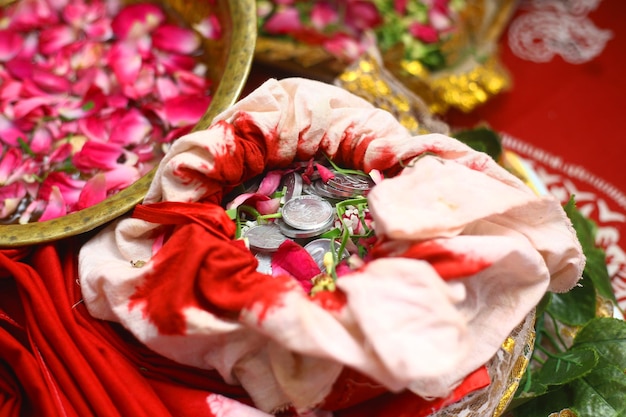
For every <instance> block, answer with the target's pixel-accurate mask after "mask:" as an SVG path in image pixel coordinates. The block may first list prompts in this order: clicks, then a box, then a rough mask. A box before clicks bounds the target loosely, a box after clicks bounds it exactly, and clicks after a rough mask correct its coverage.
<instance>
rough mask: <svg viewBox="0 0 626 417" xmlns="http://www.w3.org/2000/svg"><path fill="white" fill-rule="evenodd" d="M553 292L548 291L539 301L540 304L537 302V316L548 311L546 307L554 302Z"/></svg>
mask: <svg viewBox="0 0 626 417" xmlns="http://www.w3.org/2000/svg"><path fill="white" fill-rule="evenodd" d="M553 294H554V293H551V292H547V293H545V295H544V296H543V298H542V299H541V301H539V304H537V307H535V315H536V316H537V317H539V316H541V315H542V314H543V313H544V312H545V311H546V309H547V308H548V306H549V305H550V303H551V302H552V295H553Z"/></svg>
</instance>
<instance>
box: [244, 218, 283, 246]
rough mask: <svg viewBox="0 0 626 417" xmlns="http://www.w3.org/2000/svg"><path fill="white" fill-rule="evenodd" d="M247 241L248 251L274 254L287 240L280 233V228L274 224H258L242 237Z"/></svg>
mask: <svg viewBox="0 0 626 417" xmlns="http://www.w3.org/2000/svg"><path fill="white" fill-rule="evenodd" d="M243 236H244V237H246V238H247V239H248V243H249V244H250V249H253V250H256V251H259V252H275V251H276V250H278V247H279V246H280V245H281V244H282V243H283V242H284V241H285V240H286V239H287V237H286V236H285V235H283V234H282V233H281V232H280V227H278V226H277V225H276V224H274V223H267V224H258V225H256V226H252V227H251V228H249V229H248V230H246V232H245V233H244V235H243Z"/></svg>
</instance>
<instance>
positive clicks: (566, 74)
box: [445, 0, 626, 308]
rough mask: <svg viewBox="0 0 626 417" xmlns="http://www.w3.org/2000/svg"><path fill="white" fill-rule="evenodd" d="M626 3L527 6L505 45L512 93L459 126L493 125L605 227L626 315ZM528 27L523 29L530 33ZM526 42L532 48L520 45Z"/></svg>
mask: <svg viewBox="0 0 626 417" xmlns="http://www.w3.org/2000/svg"><path fill="white" fill-rule="evenodd" d="M625 18H626V2H624V1H623V0H569V1H567V0H561V1H558V0H533V1H530V0H525V1H522V2H521V3H520V8H519V9H518V11H517V12H516V14H515V15H514V17H513V18H512V20H511V22H510V24H509V27H508V29H507V31H506V32H505V33H504V36H503V37H502V39H501V41H500V55H501V59H502V61H503V63H504V65H505V66H506V67H507V68H508V69H509V72H510V74H511V77H512V81H513V86H512V89H511V90H510V91H509V92H507V93H504V94H501V95H499V96H497V97H495V98H494V99H493V100H491V101H490V102H488V103H487V104H485V105H484V106H482V107H481V108H478V109H476V110H475V111H473V112H472V113H470V114H461V113H460V112H450V113H449V114H448V115H447V116H446V117H445V119H446V121H447V122H448V123H449V124H451V125H452V126H455V127H469V126H473V125H475V124H477V123H480V122H487V123H488V124H489V125H490V126H491V127H492V128H493V129H495V130H497V131H499V132H501V133H503V135H504V144H505V146H506V147H508V148H509V149H511V150H513V151H515V152H517V153H518V154H520V155H521V156H522V157H524V158H526V159H527V160H528V161H529V162H530V164H531V165H532V166H533V167H534V168H535V170H536V171H537V173H538V174H539V176H540V177H541V179H542V180H543V182H544V183H545V184H546V186H547V188H548V190H549V191H550V192H551V193H553V194H554V195H556V196H558V197H559V198H562V199H564V200H566V199H567V198H568V196H569V194H575V195H576V200H577V201H578V207H579V208H580V209H581V211H582V212H583V213H584V214H586V215H588V216H589V217H591V218H592V219H594V220H595V221H596V222H597V223H598V243H600V244H601V245H602V246H603V247H604V248H605V250H606V252H607V258H608V259H607V261H608V265H609V272H610V273H611V275H612V277H613V283H614V288H615V291H616V294H617V296H618V299H619V300H620V303H621V306H622V308H626V169H625V168H624V159H626V115H625V114H624V109H625V108H626V106H625V105H624V100H625V94H626V72H625V71H624V64H623V59H624V58H623V55H624V53H625V52H626V24H625ZM522 29H523V30H522ZM520 45H521V46H523V47H522V48H520Z"/></svg>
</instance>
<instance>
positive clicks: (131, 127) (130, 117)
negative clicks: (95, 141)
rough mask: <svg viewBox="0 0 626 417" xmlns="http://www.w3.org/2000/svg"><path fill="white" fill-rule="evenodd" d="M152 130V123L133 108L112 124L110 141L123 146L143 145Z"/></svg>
mask: <svg viewBox="0 0 626 417" xmlns="http://www.w3.org/2000/svg"><path fill="white" fill-rule="evenodd" d="M151 130H152V124H151V123H150V121H149V120H148V119H146V117H145V116H144V115H143V114H141V112H140V111H139V110H137V109H136V108H132V109H130V110H128V111H126V112H124V113H123V115H122V117H120V118H119V119H118V120H117V121H116V122H115V123H114V124H112V126H111V135H110V136H109V141H110V142H112V143H116V144H123V145H129V144H136V143H141V142H143V141H144V140H145V139H146V137H147V136H148V135H149V134H150V131H151Z"/></svg>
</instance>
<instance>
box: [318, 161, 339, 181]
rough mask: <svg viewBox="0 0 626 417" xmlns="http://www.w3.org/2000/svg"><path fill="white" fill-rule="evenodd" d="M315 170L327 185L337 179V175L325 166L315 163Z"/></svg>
mask: <svg viewBox="0 0 626 417" xmlns="http://www.w3.org/2000/svg"><path fill="white" fill-rule="evenodd" d="M315 168H316V169H317V172H318V173H319V174H320V177H322V182H324V183H327V182H328V180H330V179H333V178H335V174H334V173H333V172H332V171H331V170H330V169H328V168H326V167H325V166H324V165H321V164H318V163H315Z"/></svg>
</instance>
